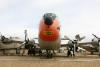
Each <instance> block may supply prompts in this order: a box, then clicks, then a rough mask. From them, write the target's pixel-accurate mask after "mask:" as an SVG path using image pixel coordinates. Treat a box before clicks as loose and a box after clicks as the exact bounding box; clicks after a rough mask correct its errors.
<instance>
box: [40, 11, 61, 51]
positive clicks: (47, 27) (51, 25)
mask: <svg viewBox="0 0 100 67" xmlns="http://www.w3.org/2000/svg"><path fill="white" fill-rule="evenodd" d="M60 42H61V39H60V22H59V21H58V19H57V18H56V15H55V14H52V13H47V14H44V16H43V18H42V20H41V21H40V26H39V45H40V48H41V49H46V50H56V49H59V48H60Z"/></svg>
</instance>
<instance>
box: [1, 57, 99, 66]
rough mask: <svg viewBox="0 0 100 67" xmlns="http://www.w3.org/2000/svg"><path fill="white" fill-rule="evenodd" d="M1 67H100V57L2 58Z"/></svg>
mask: <svg viewBox="0 0 100 67" xmlns="http://www.w3.org/2000/svg"><path fill="white" fill-rule="evenodd" d="M0 67H100V57H98V56H85V57H75V58H71V57H70V58H67V57H53V58H52V59H46V58H44V57H33V56H0Z"/></svg>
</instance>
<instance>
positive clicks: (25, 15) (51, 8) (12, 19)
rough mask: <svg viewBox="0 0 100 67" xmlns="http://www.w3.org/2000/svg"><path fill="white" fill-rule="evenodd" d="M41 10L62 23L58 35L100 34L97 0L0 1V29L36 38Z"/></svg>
mask: <svg viewBox="0 0 100 67" xmlns="http://www.w3.org/2000/svg"><path fill="white" fill-rule="evenodd" d="M44 13H55V14H56V15H57V18H58V20H59V21H60V23H61V36H62V37H63V36H64V35H67V36H68V37H70V38H72V39H73V38H74V36H75V35H76V34H80V35H81V36H86V39H91V38H93V36H92V35H91V34H92V33H94V34H96V35H97V36H99V37H100V30H99V29H100V0H0V32H1V34H2V35H5V36H8V37H9V36H17V37H20V38H24V30H25V29H27V30H28V36H29V38H33V37H38V27H39V22H40V20H41V18H42V16H43V14H44Z"/></svg>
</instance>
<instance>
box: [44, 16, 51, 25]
mask: <svg viewBox="0 0 100 67" xmlns="http://www.w3.org/2000/svg"><path fill="white" fill-rule="evenodd" d="M44 23H45V24H46V25H52V23H53V20H52V18H51V17H45V18H44Z"/></svg>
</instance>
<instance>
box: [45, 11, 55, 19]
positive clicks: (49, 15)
mask: <svg viewBox="0 0 100 67" xmlns="http://www.w3.org/2000/svg"><path fill="white" fill-rule="evenodd" d="M43 17H44V19H45V18H47V17H49V18H51V19H52V20H54V19H55V18H56V14H54V13H46V14H44V16H43Z"/></svg>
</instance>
